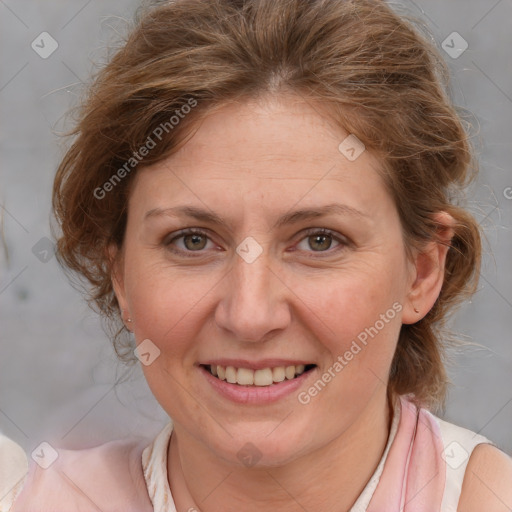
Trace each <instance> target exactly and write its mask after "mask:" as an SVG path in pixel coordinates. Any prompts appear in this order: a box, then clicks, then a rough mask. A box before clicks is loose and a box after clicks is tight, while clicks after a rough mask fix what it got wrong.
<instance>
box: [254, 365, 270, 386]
mask: <svg viewBox="0 0 512 512" xmlns="http://www.w3.org/2000/svg"><path fill="white" fill-rule="evenodd" d="M272 382H273V380H272V370H271V369H270V368H264V369H263V370H256V371H255V372H254V385H255V386H270V385H271V384H272Z"/></svg>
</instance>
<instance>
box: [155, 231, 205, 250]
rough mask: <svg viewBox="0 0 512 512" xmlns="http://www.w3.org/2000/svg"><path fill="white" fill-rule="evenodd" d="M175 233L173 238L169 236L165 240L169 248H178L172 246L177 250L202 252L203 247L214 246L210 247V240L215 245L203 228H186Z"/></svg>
mask: <svg viewBox="0 0 512 512" xmlns="http://www.w3.org/2000/svg"><path fill="white" fill-rule="evenodd" d="M173 235H174V236H173ZM173 235H171V236H172V238H169V237H167V238H166V239H165V240H164V245H165V246H167V247H169V248H171V246H175V247H177V250H176V249H172V248H171V250H173V251H175V252H189V253H190V252H201V251H202V250H203V249H211V248H212V247H211V246H209V247H208V242H209V243H210V244H212V245H213V242H212V241H211V240H210V238H209V237H208V234H207V233H206V232H205V231H203V230H201V229H197V228H194V229H185V230H182V231H180V232H179V233H177V234H173Z"/></svg>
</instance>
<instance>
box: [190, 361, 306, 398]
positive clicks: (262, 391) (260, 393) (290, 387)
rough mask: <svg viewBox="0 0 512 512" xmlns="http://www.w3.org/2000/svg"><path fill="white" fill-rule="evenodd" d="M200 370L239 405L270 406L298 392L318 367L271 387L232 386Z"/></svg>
mask: <svg viewBox="0 0 512 512" xmlns="http://www.w3.org/2000/svg"><path fill="white" fill-rule="evenodd" d="M199 370H200V371H201V372H202V374H203V375H204V376H205V378H206V380H207V381H208V382H209V383H210V385H211V386H212V387H213V388H214V389H215V390H216V391H217V392H218V393H219V394H220V395H222V396H224V397H225V398H228V399H229V400H231V401H233V402H237V403H239V404H268V403H271V402H276V401H277V400H280V399H281V398H284V397H285V396H288V395H290V394H292V393H293V392H294V391H297V389H298V388H300V386H302V385H303V384H304V382H305V381H306V379H308V378H309V377H310V376H311V374H312V373H313V372H314V371H315V370H316V367H315V368H313V369H311V370H309V371H307V372H304V373H303V374H301V375H299V376H298V377H295V378H294V379H291V380H284V381H283V382H278V383H275V384H271V385H270V386H240V385H238V384H231V383H229V382H226V381H225V380H220V379H218V378H217V377H214V376H213V375H212V374H211V373H210V371H209V370H207V369H206V368H204V367H203V366H199Z"/></svg>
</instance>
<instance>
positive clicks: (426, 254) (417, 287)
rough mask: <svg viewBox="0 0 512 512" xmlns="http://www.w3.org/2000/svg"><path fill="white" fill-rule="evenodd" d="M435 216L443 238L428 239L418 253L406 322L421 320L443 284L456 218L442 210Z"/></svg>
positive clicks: (405, 305) (405, 317) (406, 303)
mask: <svg viewBox="0 0 512 512" xmlns="http://www.w3.org/2000/svg"><path fill="white" fill-rule="evenodd" d="M433 219H434V220H435V222H436V223H437V224H438V231H437V234H438V237H439V241H437V240H432V241H430V242H428V243H427V244H426V245H425V247H424V248H423V249H422V250H421V251H418V252H417V254H416V255H415V261H414V266H413V269H412V270H413V275H412V279H411V281H412V282H411V284H410V287H409V293H408V295H407V300H406V301H405V304H404V311H403V314H402V323H404V324H414V323H416V322H418V321H419V320H421V319H422V318H423V317H424V316H425V315H426V314H427V313H428V312H429V311H430V309H431V308H432V306H433V305H434V303H435V302H436V300H437V298H438V297H439V294H440V293H441V288H442V286H443V282H444V270H445V263H446V255H447V254H448V250H449V249H450V244H451V240H452V238H453V235H454V233H455V231H454V225H455V220H454V218H453V217H452V216H451V215H450V214H449V213H447V212H438V213H436V214H435V215H434V216H433ZM415 309H416V310H417V311H419V312H416V311H415Z"/></svg>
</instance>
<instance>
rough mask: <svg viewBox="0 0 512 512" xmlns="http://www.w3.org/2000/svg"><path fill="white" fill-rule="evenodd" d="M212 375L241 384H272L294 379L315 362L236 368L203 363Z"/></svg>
mask: <svg viewBox="0 0 512 512" xmlns="http://www.w3.org/2000/svg"><path fill="white" fill-rule="evenodd" d="M203 367H204V368H205V369H206V370H208V371H209V372H210V373H211V375H213V376H214V377H217V379H219V380H221V381H226V382H228V383H230V384H238V385H239V386H261V387H263V386H272V385H273V384H278V383H280V382H283V381H285V380H292V379H295V378H297V377H299V376H300V375H302V374H303V373H305V372H307V371H309V370H311V369H313V368H314V367H315V365H314V364H308V365H303V364H300V365H290V366H276V367H273V368H270V367H269V368H261V369H258V370H252V369H250V368H235V367H234V366H220V365H203Z"/></svg>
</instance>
